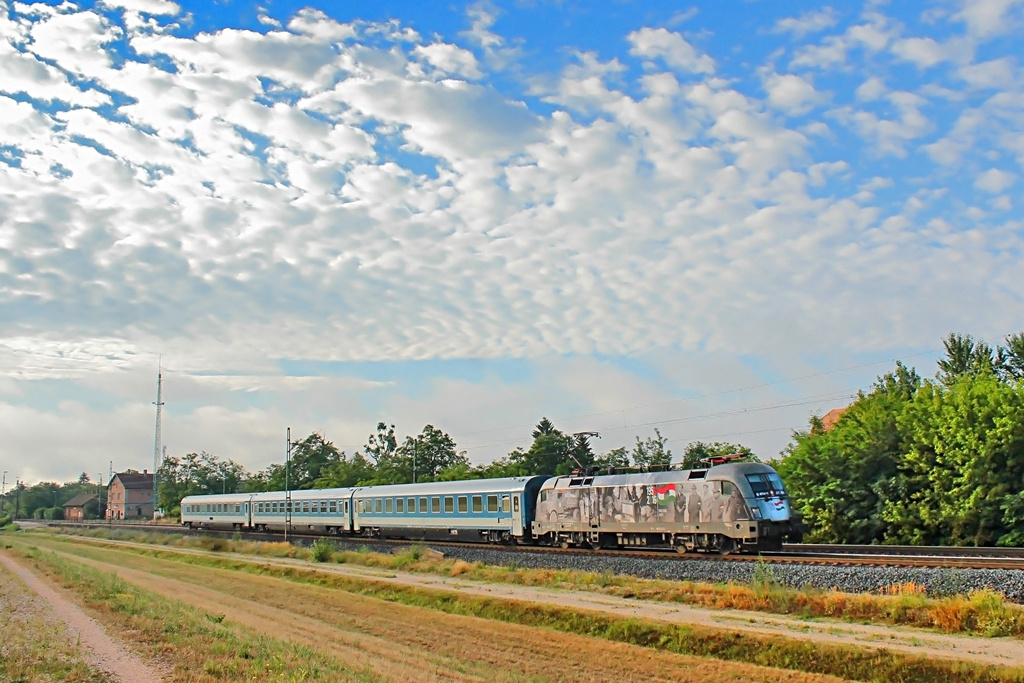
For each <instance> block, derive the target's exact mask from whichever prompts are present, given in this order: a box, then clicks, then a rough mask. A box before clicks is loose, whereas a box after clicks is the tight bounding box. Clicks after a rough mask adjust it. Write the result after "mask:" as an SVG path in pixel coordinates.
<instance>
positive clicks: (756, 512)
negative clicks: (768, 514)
mask: <svg viewBox="0 0 1024 683" xmlns="http://www.w3.org/2000/svg"><path fill="white" fill-rule="evenodd" d="M750 511H751V512H752V513H753V514H754V519H761V509H760V508H751V509H750Z"/></svg>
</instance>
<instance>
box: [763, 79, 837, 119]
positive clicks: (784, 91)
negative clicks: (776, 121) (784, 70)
mask: <svg viewBox="0 0 1024 683" xmlns="http://www.w3.org/2000/svg"><path fill="white" fill-rule="evenodd" d="M764 84H765V89H766V90H767V91H768V102H769V104H771V105H772V106H773V107H775V108H776V109H779V110H781V111H783V112H786V113H787V114H791V115H798V114H805V113H807V112H808V111H810V110H811V109H813V108H814V107H815V106H817V105H819V104H822V103H823V102H825V101H826V99H827V97H826V95H825V94H824V93H821V92H818V91H817V90H815V88H814V84H813V83H811V82H810V80H808V79H806V78H803V77H801V76H796V75H794V74H777V73H771V74H768V75H767V77H765V79H764Z"/></svg>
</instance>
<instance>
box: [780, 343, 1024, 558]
mask: <svg viewBox="0 0 1024 683" xmlns="http://www.w3.org/2000/svg"><path fill="white" fill-rule="evenodd" d="M943 343H944V347H945V356H944V357H943V358H942V359H940V360H939V362H938V370H937V372H936V374H935V377H934V378H933V379H922V378H921V377H920V376H919V375H918V374H917V372H916V371H915V370H914V369H913V368H909V367H907V366H905V365H903V364H902V363H899V362H898V363H897V364H896V367H895V369H894V370H893V371H892V372H889V373H887V374H885V375H883V376H881V377H879V378H878V379H877V381H876V382H875V383H874V385H873V386H872V387H871V389H870V390H869V391H867V392H861V393H860V394H858V396H857V399H856V400H855V401H854V402H853V403H852V404H851V405H850V406H849V407H848V408H847V409H846V411H845V412H844V413H843V414H842V416H841V417H840V418H839V420H838V421H837V422H836V423H835V425H834V426H833V427H832V428H831V429H827V430H826V429H825V428H824V426H823V425H822V423H821V421H820V420H818V419H812V421H811V424H810V426H809V428H808V429H806V430H803V431H799V432H797V433H795V434H794V435H793V439H792V442H791V443H790V445H789V447H788V448H787V449H786V450H785V451H784V452H783V454H782V458H781V460H780V461H779V462H778V463H776V467H777V469H778V470H779V473H780V474H781V475H782V477H783V480H784V481H785V482H786V484H787V487H788V489H789V492H790V494H791V495H792V497H793V499H794V502H795V504H796V506H797V508H798V510H799V511H800V512H801V513H802V514H803V516H804V521H805V523H806V524H807V525H808V526H809V527H810V533H809V534H808V536H807V539H808V540H814V541H819V542H827V543H906V544H927V545H971V546H990V545H1004V546H1020V545H1024V334H1012V335H1009V336H1008V337H1006V338H1005V340H1004V344H1001V345H998V346H997V347H996V348H994V349H993V348H991V347H990V346H989V345H988V344H987V343H985V342H983V341H979V340H975V339H974V338H972V337H971V336H970V335H962V334H950V335H949V336H948V337H947V338H946V339H945V340H944V342H943Z"/></svg>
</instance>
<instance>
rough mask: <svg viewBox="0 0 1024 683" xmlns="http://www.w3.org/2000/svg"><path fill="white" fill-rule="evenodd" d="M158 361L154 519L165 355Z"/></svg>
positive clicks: (154, 456) (154, 452) (154, 445)
mask: <svg viewBox="0 0 1024 683" xmlns="http://www.w3.org/2000/svg"><path fill="white" fill-rule="evenodd" d="M157 363H158V365H157V371H156V402H155V403H153V405H155V406H156V437H155V439H154V444H153V519H156V501H157V498H156V490H157V489H156V485H157V484H156V479H157V472H159V471H160V464H161V463H160V446H161V444H160V441H161V434H160V427H161V425H160V417H161V414H162V412H163V411H162V410H161V408H163V405H164V401H163V390H164V373H163V357H162V356H161V357H160V360H159V361H157Z"/></svg>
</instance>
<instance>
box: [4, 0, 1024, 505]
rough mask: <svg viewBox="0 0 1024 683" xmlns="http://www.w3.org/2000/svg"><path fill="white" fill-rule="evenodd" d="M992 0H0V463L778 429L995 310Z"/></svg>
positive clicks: (769, 442)
mask: <svg viewBox="0 0 1024 683" xmlns="http://www.w3.org/2000/svg"><path fill="white" fill-rule="evenodd" d="M1022 36H1024V2H1021V1H1020V0H934V1H923V2H912V3H895V2H893V3H886V2H877V1H873V0H872V1H868V2H861V3H856V2H849V3H836V4H834V5H827V4H820V3H814V2H786V3H780V2H770V1H768V0H762V1H757V0H725V1H719V2H697V3H673V2H663V3H648V2H642V1H639V0H637V1H630V0H606V1H601V0H594V1H588V2H577V1H574V0H562V1H560V2H556V1H550V2H548V1H545V0H519V1H514V0H505V1H502V0H493V1H485V2H473V3H458V2H446V3H438V2H418V3H410V2H394V1H386V0H383V1H380V2H373V3H366V2H324V1H323V0H312V4H304V3H294V2H282V1H273V2H264V3H251V2H241V1H237V0H230V1H226V2H225V1H221V2H209V1H203V2H191V1H190V2H170V1H169V0H103V1H101V2H95V3H92V2H82V3H77V4H73V3H71V2H64V3H63V4H53V3H38V4H27V3H21V2H12V1H11V0H0V37H2V39H0V121H2V122H3V123H2V125H0V468H2V469H3V470H4V471H5V473H6V474H5V475H4V477H5V485H6V486H8V487H9V486H10V485H11V483H12V482H13V481H14V480H15V479H21V480H23V481H27V482H29V483H34V482H36V481H40V480H56V481H68V480H71V479H75V478H77V477H78V475H79V473H81V472H85V473H87V474H88V475H89V476H90V477H91V478H92V479H93V480H95V479H96V478H98V477H101V476H102V477H103V478H105V477H106V475H107V473H108V470H109V469H110V468H113V470H114V471H123V470H125V469H127V468H134V469H140V470H141V469H144V468H152V466H153V456H154V443H155V437H154V426H155V407H154V405H153V403H154V401H155V400H156V384H157V382H156V378H157V372H158V367H159V368H162V372H163V379H164V382H163V401H164V403H165V405H164V407H163V438H162V442H163V445H164V446H165V447H166V449H167V453H168V454H169V455H183V454H185V453H188V452H199V451H206V452H209V453H212V454H214V455H216V456H218V457H220V458H231V459H234V460H235V461H237V462H239V463H241V464H243V465H244V466H245V467H247V468H248V469H250V470H252V471H255V470H259V469H262V468H264V467H267V466H268V465H270V464H271V463H274V462H281V461H283V459H284V451H285V433H286V429H287V428H288V427H291V428H292V433H293V435H295V436H296V437H297V438H301V437H303V436H305V435H307V434H309V433H311V432H313V431H318V432H321V433H322V434H324V435H325V436H326V437H327V438H328V439H329V440H331V441H333V442H334V443H335V444H336V445H337V446H338V447H339V448H340V449H342V450H344V451H346V452H347V453H353V452H355V451H357V450H359V449H360V448H361V447H362V445H363V444H365V443H366V438H367V436H368V435H369V434H370V433H371V432H372V431H373V430H374V428H375V426H376V424H377V422H378V421H385V422H388V423H393V424H395V425H396V431H397V432H398V434H399V436H400V437H401V436H404V435H407V434H416V433H418V432H419V431H420V430H421V429H422V428H423V426H424V425H426V424H428V423H429V424H433V425H435V426H436V427H438V428H440V429H443V430H445V431H447V432H448V433H450V434H451V435H452V436H453V437H454V438H455V440H456V442H457V443H458V445H459V448H460V449H464V450H465V451H466V454H467V456H468V457H469V458H470V460H471V461H472V462H473V463H484V462H489V461H491V460H493V459H495V458H498V457H501V456H503V455H505V454H507V453H508V452H509V451H510V450H512V449H513V448H516V447H518V446H523V447H526V446H528V445H529V443H530V441H531V438H530V431H531V428H532V426H533V425H534V424H535V423H536V422H537V421H539V420H540V419H541V418H542V417H544V416H547V417H549V418H550V419H551V420H552V421H553V422H554V423H555V425H556V426H557V427H559V428H561V429H563V430H564V431H566V432H578V431H596V432H599V434H600V438H599V439H595V440H594V442H593V443H594V446H595V449H596V450H597V451H599V452H604V451H607V450H609V449H611V448H615V447H617V446H629V445H630V444H632V443H633V442H634V441H635V439H636V438H637V437H639V438H648V437H650V436H652V435H653V434H654V433H655V432H654V430H655V429H657V430H659V431H660V433H661V434H662V435H664V436H665V437H666V438H667V439H668V445H669V447H670V448H672V450H673V451H674V452H676V453H677V454H680V453H681V452H682V451H683V449H684V448H685V447H686V445H687V444H688V443H691V442H693V441H698V440H699V441H729V442H733V443H740V444H744V445H747V446H749V447H751V448H752V449H753V450H754V452H755V453H756V454H758V455H759V456H760V457H761V458H763V459H771V458H775V457H778V455H779V453H780V452H781V451H782V450H783V449H784V448H785V447H786V445H787V444H788V443H789V441H790V439H791V435H792V433H793V431H794V430H798V429H803V428H805V427H806V426H807V424H808V419H809V418H810V417H811V416H812V415H822V414H824V413H825V412H827V411H829V410H831V409H833V408H836V407H840V406H843V405H846V404H848V403H849V402H850V401H851V400H852V398H853V397H854V396H855V395H856V393H857V391H859V390H866V389H869V388H870V386H871V383H872V382H873V381H874V379H875V378H876V377H877V376H878V375H881V374H883V373H885V372H888V371H889V370H891V369H892V368H893V365H894V360H895V359H902V360H903V361H904V362H906V363H907V364H908V365H912V366H915V367H917V368H918V370H919V371H920V373H921V374H922V375H923V376H925V377H929V376H932V375H933V374H934V372H935V361H936V359H937V358H939V357H940V355H941V349H942V339H943V337H944V336H945V335H947V334H948V333H950V332H959V333H968V334H972V335H974V336H975V337H977V338H981V339H986V340H988V341H989V342H990V343H992V344H997V343H999V342H1000V340H1001V339H1002V338H1003V337H1005V336H1006V335H1007V334H1010V333H1014V332H1020V331H1024V267H1022V266H1024V263H1022V252H1024V211H1022V201H1024V197H1022V192H1021V188H1022V187H1024V184H1022V176H1024V70H1022V63H1021V62H1022V57H1024V54H1022V53H1024V48H1022V47H1021V45H1024V40H1022Z"/></svg>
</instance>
